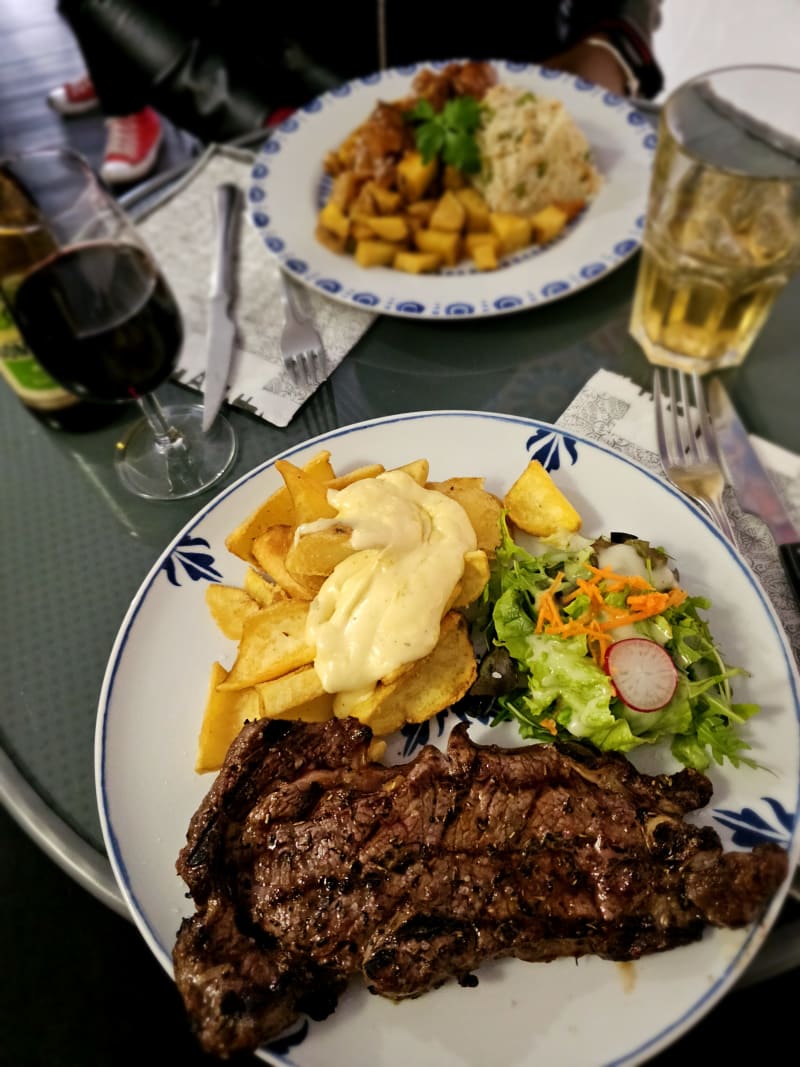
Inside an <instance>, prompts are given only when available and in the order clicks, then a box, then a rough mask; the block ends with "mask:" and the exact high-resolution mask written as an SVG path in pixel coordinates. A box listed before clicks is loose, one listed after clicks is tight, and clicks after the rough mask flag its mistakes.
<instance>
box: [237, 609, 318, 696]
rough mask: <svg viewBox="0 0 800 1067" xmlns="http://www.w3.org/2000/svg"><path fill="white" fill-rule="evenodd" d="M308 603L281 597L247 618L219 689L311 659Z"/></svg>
mask: <svg viewBox="0 0 800 1067" xmlns="http://www.w3.org/2000/svg"><path fill="white" fill-rule="evenodd" d="M307 617H308V603H307V602H306V601H302V600H291V599H289V600H280V601H278V602H277V603H276V604H272V605H271V607H268V608H263V609H262V610H261V611H259V613H258V614H257V615H253V616H252V617H251V618H249V619H247V620H246V622H245V624H244V627H243V629H242V639H241V641H240V642H239V649H238V653H237V656H236V659H235V661H234V664H233V667H231V670H230V673H229V674H228V676H227V678H226V679H225V680H224V681H223V682H221V683H220V685H219V686H218V687H217V688H218V689H220V690H222V691H226V690H229V689H247V688H248V687H249V686H253V685H257V684H258V683H259V682H268V681H270V679H272V678H279V677H280V676H281V675H282V674H288V672H289V671H293V670H296V669H297V668H298V667H304V666H305V665H306V664H308V663H312V662H313V660H314V655H315V649H314V647H313V645H310V644H309V643H308V641H307V640H306V619H307Z"/></svg>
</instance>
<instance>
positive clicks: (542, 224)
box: [530, 204, 568, 245]
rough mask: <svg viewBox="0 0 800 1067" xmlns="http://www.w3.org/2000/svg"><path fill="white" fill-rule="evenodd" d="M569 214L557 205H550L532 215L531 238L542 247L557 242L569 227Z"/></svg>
mask: <svg viewBox="0 0 800 1067" xmlns="http://www.w3.org/2000/svg"><path fill="white" fill-rule="evenodd" d="M567 221H568V218H567V213H566V211H563V210H562V209H561V208H560V207H556V206H555V204H549V205H548V206H547V207H543V208H542V209H541V211H537V212H536V214H535V215H531V220H530V222H531V237H532V238H533V240H534V241H535V242H536V243H537V244H540V245H544V244H547V242H548V241H553V240H555V238H556V237H558V235H559V234H560V233H561V231H562V230H563V229H564V227H565V226H566V225H567Z"/></svg>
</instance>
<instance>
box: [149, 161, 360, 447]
mask: <svg viewBox="0 0 800 1067" xmlns="http://www.w3.org/2000/svg"><path fill="white" fill-rule="evenodd" d="M252 165H253V157H252V155H250V154H249V153H246V152H244V151H242V150H241V149H232V148H226V147H225V146H221V145H212V146H210V147H209V148H208V149H207V150H206V152H205V153H204V154H203V155H202V156H201V157H200V158H199V159H198V162H197V163H196V164H195V165H194V166H193V167H192V169H191V170H190V171H189V172H188V174H187V175H186V176H185V177H184V178H183V179H182V180H181V181H180V182H179V183H178V184H177V185H176V186H175V187H174V188H173V189H172V190H171V192H170V194H169V196H168V197H167V198H166V199H162V200H159V201H158V203H157V205H156V206H154V207H153V208H152V209H151V210H149V211H147V210H145V211H144V212H143V213H142V214H140V215H139V219H138V225H139V229H140V231H141V233H142V234H143V236H144V238H145V240H146V242H147V244H148V245H149V246H150V248H151V250H152V252H153V254H154V255H155V257H156V259H157V261H158V263H159V265H160V267H161V269H162V271H163V273H164V275H165V277H166V278H167V281H168V282H169V284H170V286H171V288H172V290H173V292H174V293H175V296H176V298H177V300H178V304H179V305H180V308H181V312H182V314H183V321H184V334H185V340H184V345H183V350H182V352H181V356H180V361H179V363H178V367H177V370H176V371H175V374H174V375H173V377H174V378H175V380H176V381H179V382H181V383H182V384H183V385H186V386H188V387H189V388H192V389H197V390H200V391H202V389H203V382H204V379H205V365H206V347H205V346H206V325H207V314H208V294H209V289H210V279H211V269H212V260H213V256H214V249H215V247H216V242H215V238H214V227H215V217H214V193H215V190H216V188H217V186H218V185H219V184H220V183H221V182H234V183H236V184H237V185H239V187H240V188H241V189H242V190H243V192H244V193H245V198H246V194H247V188H248V185H249V175H250V169H251V167H252ZM245 213H247V209H246V208H245ZM236 287H237V293H238V295H237V298H236V303H235V306H234V318H235V321H236V325H237V339H236V352H235V354H234V359H233V364H232V367H231V380H230V386H229V389H228V395H227V401H228V403H230V404H233V405H235V406H236V407H241V408H244V409H245V410H247V411H250V412H252V413H253V414H254V415H258V416H260V417H261V418H262V419H264V420H265V421H266V422H269V423H272V425H273V426H286V425H288V423H289V422H290V420H291V419H292V416H293V415H294V414H295V412H296V411H297V410H298V408H299V407H300V406H301V405H302V404H303V403H304V402H305V401H306V400H307V399H308V397H309V396H311V394H312V393H313V392H314V389H313V388H309V387H305V386H299V385H296V384H295V383H294V382H293V381H292V379H291V377H290V375H289V374H288V372H287V371H286V369H285V368H284V366H283V361H282V359H281V352H280V336H281V331H282V329H283V311H282V309H281V302H280V294H279V284H278V267H277V261H276V260H273V258H272V256H271V255H270V253H269V252H268V251H267V249H266V248H265V247H264V245H263V242H262V239H261V237H260V236H259V234H258V233H257V231H256V228H255V226H254V225H253V224H252V223H251V222H250V219H249V217H247V218H246V219H244V220H242V225H241V227H240V241H239V249H238V264H237V269H236ZM296 289H297V291H298V297H299V303H300V304H301V306H302V307H303V309H304V311H305V312H306V313H307V314H308V315H309V317H310V318H311V320H312V321H313V323H314V325H315V326H316V328H317V330H318V331H319V333H320V335H321V336H322V341H323V344H324V346H325V352H326V356H327V359H326V363H327V372H328V374H330V373H331V372H332V371H333V370H334V368H335V367H337V366H338V365H339V363H341V361H342V360H343V359H344V357H345V356H346V355H347V353H348V352H349V351H350V350H351V348H352V347H353V345H354V344H355V343H356V341H358V339H359V338H360V337H361V336H362V334H364V333H365V331H366V330H367V329H368V328H369V326H370V325H371V324H372V323H373V322H374V320H375V318H376V316H375V315H374V314H373V313H372V312H368V311H360V310H359V309H357V308H349V307H346V306H345V305H343V304H338V303H336V302H335V301H333V300H330V299H328V298H327V297H325V296H323V295H322V294H320V293H318V292H316V291H312V290H310V289H308V288H306V287H305V286H296Z"/></svg>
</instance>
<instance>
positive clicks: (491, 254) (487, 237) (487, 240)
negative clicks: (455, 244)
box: [464, 231, 500, 270]
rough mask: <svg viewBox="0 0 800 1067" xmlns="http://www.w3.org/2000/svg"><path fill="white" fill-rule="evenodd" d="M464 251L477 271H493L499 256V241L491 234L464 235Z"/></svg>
mask: <svg viewBox="0 0 800 1067" xmlns="http://www.w3.org/2000/svg"><path fill="white" fill-rule="evenodd" d="M464 249H465V251H466V252H467V255H469V256H470V257H471V259H472V262H473V263H474V264H475V266H476V267H478V269H479V270H495V269H496V268H497V262H498V256H499V254H500V239H499V238H498V237H497V236H496V235H495V234H493V233H491V232H489V231H487V232H479V233H466V234H465V235H464Z"/></svg>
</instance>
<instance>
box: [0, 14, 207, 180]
mask: <svg viewBox="0 0 800 1067" xmlns="http://www.w3.org/2000/svg"><path fill="white" fill-rule="evenodd" d="M55 7H56V3H55V0H0V155H9V154H11V153H13V152H17V151H20V150H21V149H27V148H41V147H43V146H45V145H47V146H50V145H60V144H65V145H68V146H69V147H71V148H74V149H75V150H76V151H78V152H80V153H81V154H82V155H84V156H85V157H86V159H87V160H88V161H89V163H90V164H91V165H92V167H93V168H94V169H98V168H99V167H100V164H101V162H102V158H103V147H104V145H105V126H104V123H103V121H102V116H101V115H100V114H99V113H98V112H89V113H88V114H84V115H80V116H76V117H74V118H63V117H62V116H61V115H59V114H57V113H56V112H55V111H53V110H52V109H51V108H50V107H48V106H47V102H46V101H47V93H48V91H49V90H50V89H51V88H53V87H54V86H57V85H61V84H62V83H63V82H65V81H68V80H70V79H72V78H74V77H76V76H77V75H79V74H81V73H82V71H83V61H82V58H81V54H80V51H79V49H78V47H77V45H76V43H75V40H74V38H73V37H72V33H71V31H70V29H69V27H68V26H67V25H66V23H65V22H63V20H62V19H61V18H60V17H59V16H58V14H57V13H56V11H55ZM197 147H198V146H197V141H196V140H195V138H194V137H192V136H191V135H190V134H188V133H186V132H185V131H182V130H178V129H176V128H175V127H174V126H173V125H171V124H170V123H169V122H167V121H166V120H165V121H164V143H163V145H162V147H161V151H160V154H159V158H158V161H157V164H156V171H160V170H164V169H167V168H170V167H173V166H175V165H176V164H177V163H179V162H181V161H182V160H184V159H186V158H187V157H189V156H191V155H192V154H194V152H195V151H196V150H197ZM119 191H120V192H124V191H125V188H124V187H122V186H120V187H119Z"/></svg>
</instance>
